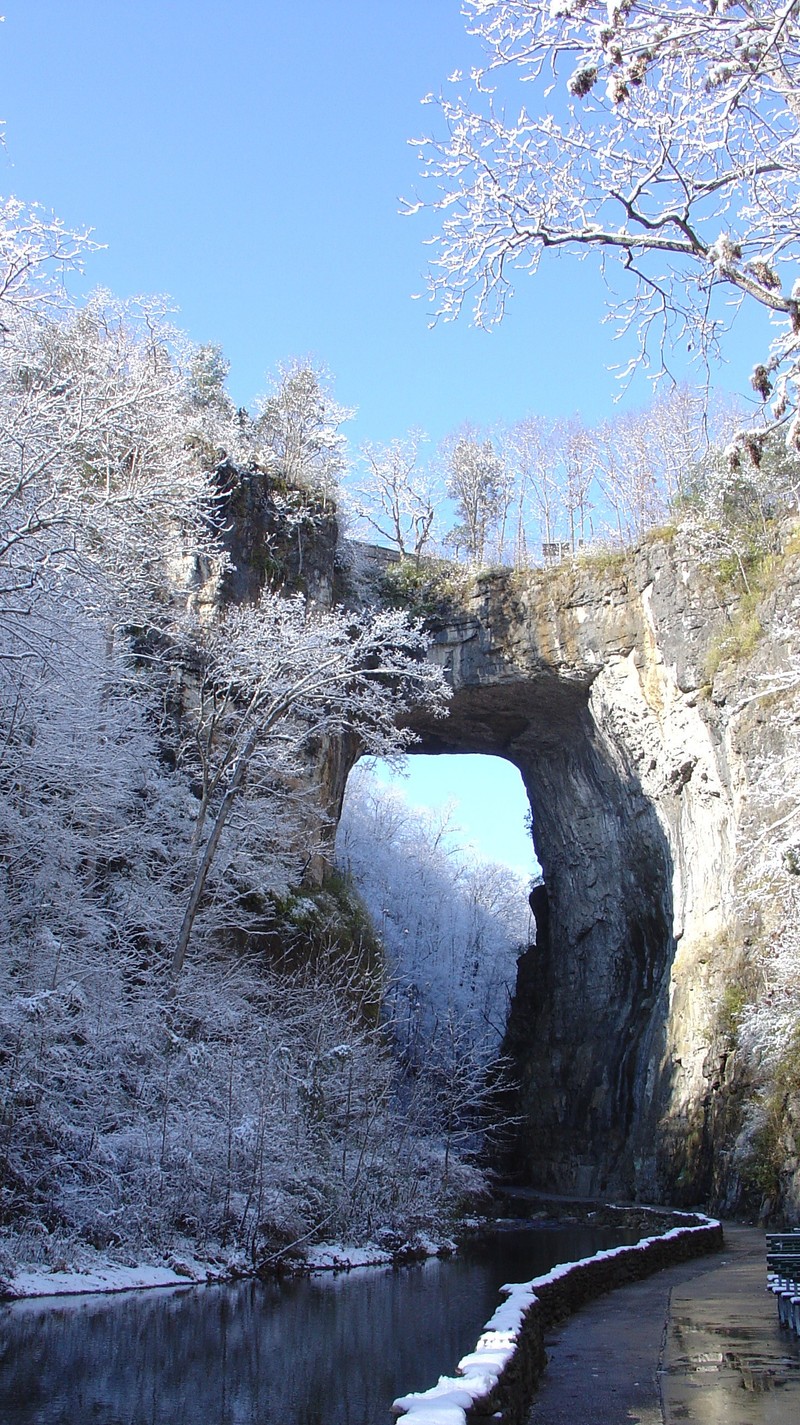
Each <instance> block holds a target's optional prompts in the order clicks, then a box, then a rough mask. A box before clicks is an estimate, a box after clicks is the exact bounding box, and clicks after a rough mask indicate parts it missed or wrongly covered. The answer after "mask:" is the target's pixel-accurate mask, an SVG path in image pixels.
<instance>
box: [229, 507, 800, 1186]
mask: <svg viewBox="0 0 800 1425" xmlns="http://www.w3.org/2000/svg"><path fill="white" fill-rule="evenodd" d="M254 501H255V504H256V505H258V509H256V508H255V507H254ZM264 501H266V505H267V506H268V508H267V509H266V516H265V514H264V511H263V510H261V508H260V506H261V505H263V504H264ZM259 502H260V504H259ZM274 503H275V501H274V497H273V494H272V493H271V492H269V491H265V490H262V489H261V486H260V485H258V483H257V482H256V483H253V481H250V483H249V484H248V483H247V482H244V484H241V485H239V484H236V485H234V486H233V487H232V490H231V512H230V513H231V517H230V525H231V531H232V532H231V541H232V543H231V553H232V556H233V560H234V564H235V566H236V571H235V574H234V576H233V579H234V584H235V587H233V586H232V587H231V590H230V594H231V596H233V597H244V598H252V597H254V596H255V594H257V592H258V589H259V588H260V587H261V585H262V584H263V582H264V578H265V574H264V570H265V567H266V565H267V564H268V562H269V560H270V559H274V557H275V534H274V531H273V530H272V524H274V522H275V519H276V518H277V519H278V523H279V524H280V517H279V516H280V512H279V511H278V512H277V514H276V511H275V510H274V509H273V505H274ZM311 514H312V515H313V519H312V521H311V525H309V520H308V512H307V513H306V515H304V517H303V519H302V520H301V521H300V531H299V533H297V532H296V531H295V532H294V533H292V532H291V530H290V532H289V535H288V536H287V537H286V538H285V540H284V544H285V549H284V548H283V546H281V547H280V550H279V553H280V558H281V561H282V562H283V564H284V566H285V568H286V570H287V571H288V579H287V586H288V587H289V588H292V587H294V588H297V587H306V588H307V589H308V592H309V593H311V594H312V596H315V597H317V598H319V599H320V600H321V601H322V602H324V603H327V602H329V601H330V599H331V597H334V596H335V595H334V536H335V525H330V527H329V522H326V519H327V517H326V514H325V512H324V511H322V512H321V513H320V512H316V511H311ZM265 518H266V523H267V533H266V536H265V537H264V538H263V539H262V537H261V535H259V532H258V528H259V523H260V524H261V525H263V524H264V522H265ZM254 531H255V532H254ZM262 545H263V549H262ZM796 547H797V539H796V536H795V548H796ZM254 552H255V553H254ZM389 563H390V561H388V562H387V557H386V554H385V552H381V551H376V550H371V549H370V547H367V546H365V547H362V548H361V550H360V552H359V551H357V550H353V549H351V551H350V556H349V560H348V561H347V579H348V580H349V588H350V595H349V597H350V598H351V599H352V600H353V602H355V603H361V604H363V603H365V602H366V603H373V602H374V603H377V602H379V601H380V599H381V597H382V592H381V590H382V588H383V589H384V591H385V576H386V571H387V568H388V565H389ZM437 598H438V595H437ZM432 604H436V599H434V600H431V599H429V598H427V597H426V598H425V600H424V601H423V607H424V609H425V612H426V613H427V614H428V615H429V616H430V612H431V607H432ZM759 616H760V620H761V624H762V626H763V636H762V637H761V638H760V639H759V640H750V643H749V644H745V645H744V646H739V647H738V649H737V640H736V638H735V637H731V636H730V635H731V633H732V631H733V632H735V627H736V618H737V612H736V600H735V599H734V597H733V595H732V594H730V593H728V594H727V595H726V593H725V590H724V588H723V589H722V590H720V589H719V588H717V586H716V584H715V581H714V579H713V578H712V577H711V576H710V575H709V574H708V573H704V572H703V570H702V569H701V568H700V567H699V566H698V562H697V560H696V558H695V557H694V556H693V555H692V554H691V553H690V552H689V551H688V550H687V549H684V548H682V546H681V543H680V541H677V540H669V541H659V540H653V541H651V542H650V543H649V544H648V545H647V546H646V547H644V548H642V549H640V550H639V551H637V552H635V553H632V554H631V555H629V556H627V557H625V558H624V559H623V558H610V559H606V560H603V559H599V558H598V559H594V560H591V559H590V560H586V561H583V562H579V563H577V564H574V565H573V564H565V565H563V566H561V567H560V568H558V569H556V570H549V571H533V572H531V573H528V574H518V573H515V572H512V571H510V570H500V571H493V572H489V573H486V574H483V575H479V576H477V577H476V578H474V579H473V580H472V581H471V582H470V581H466V582H464V581H462V582H461V583H460V584H459V586H458V587H457V589H456V590H455V592H454V591H453V590H452V589H451V590H450V591H449V593H448V594H447V595H446V597H445V598H444V599H443V600H442V601H441V602H440V606H439V613H438V614H436V615H434V616H433V617H432V618H430V623H431V627H432V629H433V631H434V644H433V648H432V651H431V654H430V656H431V657H432V658H434V659H436V660H437V661H439V662H440V663H441V664H442V665H443V666H444V667H445V668H446V669H447V672H448V676H449V678H450V680H451V682H452V686H453V689H454V696H453V700H452V704H451V712H450V716H449V717H448V718H447V719H446V720H445V721H443V722H426V721H425V720H424V719H423V718H419V719H418V720H417V722H416V724H415V726H416V730H417V732H418V733H419V736H420V744H419V748H420V750H422V751H428V752H436V751H440V752H457V751H462V752H487V753H494V754H496V755H499V756H502V757H506V758H508V759H509V760H510V761H511V762H513V763H514V764H515V765H516V766H517V767H518V768H519V770H520V772H521V774H522V777H523V780H524V783H525V786H526V788H527V791H528V795H529V798H530V803H531V808H532V811H533V818H534V841H535V845H536V850H537V854H538V856H539V860H540V862H541V864H542V867H543V871H544V877H545V884H546V888H547V898H548V912H549V913H548V915H547V917H546V920H547V925H548V930H547V934H546V935H540V937H539V944H538V945H537V946H536V947H535V948H534V949H531V950H529V951H528V952H527V953H526V954H525V955H524V956H523V958H522V960H521V962H520V967H519V980H518V988H517V994H516V998H515V1002H514V1005H513V1007H512V1014H511V1020H510V1024H509V1030H508V1044H507V1047H508V1050H509V1052H510V1053H511V1054H512V1055H513V1057H514V1058H515V1060H516V1062H517V1066H518V1069H519V1075H520V1080H521V1100H520V1105H519V1108H520V1113H521V1127H520V1131H519V1151H518V1164H519V1166H520V1167H522V1168H523V1170H524V1172H525V1174H526V1176H527V1177H528V1178H529V1179H530V1180H531V1181H533V1182H535V1183H539V1184H541V1185H542V1186H546V1187H551V1188H554V1189H559V1190H561V1191H569V1190H572V1191H575V1192H586V1193H592V1192H609V1193H616V1194H626V1195H631V1196H636V1197H639V1198H644V1199H647V1198H650V1199H653V1198H658V1199H669V1200H672V1201H674V1202H677V1203H681V1202H684V1203H690V1202H691V1203H693V1202H697V1201H700V1200H706V1201H712V1202H715V1203H716V1204H718V1205H721V1206H728V1207H732V1206H734V1205H736V1203H737V1200H738V1197H739V1194H740V1186H741V1185H740V1183H739V1180H738V1176H737V1170H736V1167H735V1163H734V1158H733V1155H732V1153H731V1149H732V1145H733V1143H734V1141H735V1138H736V1134H737V1131H738V1129H739V1127H740V1123H741V1108H742V1103H743V1102H744V1101H745V1100H746V1097H747V1093H748V1085H747V1084H746V1082H745V1081H744V1078H743V1070H742V1063H743V1060H742V1056H741V1055H739V1054H738V1053H737V1043H736V1033H735V1032H734V1027H733V1026H734V1021H733V1019H732V1014H731V1010H732V1008H733V1007H734V1006H735V1005H736V1004H739V1003H740V1002H741V999H742V998H743V997H744V998H745V999H746V998H747V997H748V996H751V997H752V996H753V994H754V993H757V990H758V985H759V956H760V954H761V948H762V944H763V939H764V937H763V926H761V925H760V924H759V919H760V912H759V911H758V910H756V911H755V912H753V911H752V909H751V908H749V907H748V906H746V905H745V904H744V903H743V901H742V899H741V884H742V881H743V875H742V870H743V867H746V865H747V861H748V851H749V847H750V845H751V844H756V842H758V840H759V838H760V837H761V836H762V832H763V819H764V811H763V807H761V808H759V807H758V806H757V805H756V798H755V797H754V793H753V788H754V785H755V782H756V772H757V769H758V766H759V764H762V763H764V762H769V761H770V760H772V762H773V764H774V763H775V761H776V759H780V758H781V757H782V756H784V755H785V753H786V749H787V743H786V737H787V733H786V732H785V730H784V732H783V733H781V734H780V735H779V734H778V733H777V731H776V729H775V728H774V727H773V726H772V724H771V720H770V716H769V712H768V711H765V708H764V706H763V702H762V699H761V698H760V696H758V689H759V687H760V686H762V684H760V683H759V679H760V678H761V677H762V676H763V675H765V674H770V675H774V674H775V673H776V672H780V669H781V665H782V661H783V662H784V663H785V660H786V658H787V656H788V655H789V653H790V652H791V651H792V649H791V639H789V640H788V641H787V639H786V637H785V629H786V627H790V628H793V629H794V630H795V632H796V631H797V630H798V629H800V557H799V556H798V555H797V554H796V553H795V554H794V556H791V557H786V558H785V559H784V560H783V562H782V565H781V569H780V576H779V578H778V579H777V580H776V581H774V586H773V589H772V592H771V593H770V595H769V597H768V598H766V599H765V600H764V602H763V605H762V607H761V608H760V610H759ZM726 636H727V644H726V642H725V640H726ZM720 647H722V648H723V654H724V655H725V656H722V657H720V654H719V648H720ZM715 649H716V650H717V651H716V653H715ZM795 651H797V652H800V649H796V650H795ZM729 654H736V656H727V655H729ZM788 735H789V736H793V735H794V734H793V733H790V734H788ZM357 755H358V749H357V747H356V746H355V745H353V744H352V742H342V744H341V746H337V747H326V748H325V749H323V755H322V757H321V760H320V759H318V762H317V766H316V776H317V778H318V780H319V781H320V782H321V783H322V787H321V795H322V797H323V800H324V802H325V805H326V807H327V808H328V809H329V810H332V811H333V812H334V814H335V812H336V808H337V805H338V806H340V805H341V798H342V795H343V792H344V786H345V782H346V779H347V775H348V772H349V770H350V768H351V767H352V765H353V762H354V760H355V759H356V757H357ZM794 761H795V762H797V758H796V757H795V758H794ZM797 803H798V804H800V789H798V791H797ZM789 1116H790V1117H791V1114H790V1115H789ZM798 1119H800V1110H799V1111H798ZM787 1151H788V1150H787ZM795 1168H796V1172H795V1179H796V1182H795V1188H796V1192H795V1196H796V1203H795V1204H794V1210H795V1211H797V1212H800V1164H797V1163H796V1164H795ZM790 1210H791V1205H790Z"/></svg>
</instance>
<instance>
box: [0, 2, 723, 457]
mask: <svg viewBox="0 0 800 1425" xmlns="http://www.w3.org/2000/svg"><path fill="white" fill-rule="evenodd" d="M5 16H6V18H5V23H4V24H3V25H2V26H0V94H2V101H0V102H1V103H2V118H3V119H4V120H5V124H6V150H5V154H4V155H0V171H2V180H3V186H4V189H5V191H6V192H14V193H16V194H17V195H18V196H19V197H21V198H23V199H26V200H38V201H40V202H42V203H44V204H45V205H47V206H48V207H50V208H52V209H53V210H54V211H55V212H57V213H58V214H59V215H60V216H61V217H63V218H64V219H65V221H67V222H68V223H70V224H73V225H76V226H80V225H85V226H91V227H93V228H94V230H95V235H96V237H97V239H98V240H99V241H100V242H102V243H104V244H106V245H107V250H106V251H104V252H101V253H98V254H97V255H96V256H95V257H94V258H93V259H92V260H91V262H90V264H89V270H88V276H89V280H90V282H91V284H92V285H103V286H106V287H109V288H110V289H111V290H112V291H114V292H116V293H118V294H119V295H121V296H128V295H132V294H134V293H140V292H164V293H168V294H170V295H171V297H172V298H173V299H174V301H175V303H176V304H177V306H178V308H179V309H180V313H179V318H178V320H179V323H180V324H181V325H182V326H184V327H185V328H186V329H187V330H188V331H189V334H190V335H191V336H192V337H193V338H194V339H195V340H197V341H218V342H220V343H221V345H222V346H223V348H224V350H225V352H226V354H227V356H228V358H229V360H230V362H231V377H230V387H231V392H232V394H233V396H234V398H235V400H236V401H237V402H238V403H240V404H244V405H249V404H251V403H252V401H253V400H254V398H255V397H256V396H257V395H258V394H259V392H260V391H262V390H263V389H264V387H265V384H266V380H267V375H268V373H269V372H271V371H273V370H274V368H275V366H276V364H277V363H278V361H280V360H281V359H286V358H289V357H291V356H307V355H310V356H313V357H314V358H316V359H317V360H318V361H320V362H322V363H324V364H325V365H327V366H328V367H329V368H330V370H331V372H332V373H333V375H334V376H335V378H336V394H337V396H338V398H339V400H341V401H342V402H343V403H345V404H346V405H351V406H356V407H358V417H357V420H356V421H355V422H354V423H353V425H352V427H351V431H350V433H351V438H352V439H353V440H354V442H358V441H360V440H363V439H370V440H378V441H381V440H389V439H391V438H392V437H393V436H396V435H402V434H403V433H404V432H405V431H406V430H407V429H408V428H409V427H413V426H417V427H421V428H422V429H424V430H426V431H427V432H428V433H429V434H430V435H431V436H432V437H433V438H434V439H435V440H436V439H439V438H440V437H441V436H442V435H444V434H445V433H446V432H448V431H450V430H452V429H454V428H455V427H456V426H458V425H459V424H461V423H462V422H463V421H465V420H470V421H473V422H475V423H477V424H492V423H494V422H498V421H503V420H514V419H517V418H519V417H521V416H522V415H525V414H527V413H529V412H534V411H539V412H542V413H545V414H548V413H553V414H556V413H562V414H570V413H572V412H573V411H575V410H577V409H580V410H581V411H582V412H583V414H584V415H585V416H586V417H587V419H589V420H590V421H592V420H596V419H599V418H601V417H604V416H607V415H609V414H611V413H612V411H613V401H614V397H615V395H617V394H618V391H619V388H618V385H617V383H616V382H615V380H614V378H613V376H612V375H611V374H610V373H609V371H608V370H607V367H608V365H609V364H611V363H614V362H615V361H617V360H618V358H620V357H621V355H622V352H621V351H620V348H619V347H618V346H615V345H614V343H613V340H612V330H611V328H610V327H609V326H608V325H602V319H603V315H604V311H605V306H604V289H603V285H602V281H601V280H600V277H599V273H598V271H597V269H596V266H595V264H594V260H593V259H592V258H589V259H588V260H587V261H586V262H584V263H582V264H581V263H576V262H574V261H572V260H570V259H569V258H568V257H565V256H555V255H554V256H553V257H552V260H550V261H548V263H547V264H546V268H545V270H544V272H543V278H544V280H542V281H539V282H534V281H532V280H530V279H528V278H527V277H526V276H525V275H524V274H521V275H520V279H519V295H518V298H517V300H516V301H515V303H514V304H513V305H512V307H511V309H510V311H509V315H508V317H507V319H506V321H505V323H504V324H503V326H502V327H501V328H500V329H499V330H496V331H493V332H491V333H487V332H483V331H478V330H475V329H473V328H471V327H470V325H469V323H468V322H467V321H466V320H464V321H461V322H459V323H457V324H450V325H444V326H439V327H437V328H436V329H435V330H434V331H430V330H429V329H428V320H429V316H430V312H429V309H428V307H427V304H426V302H425V301H424V300H423V301H416V302H415V301H412V300H411V295H412V294H413V293H414V292H418V291H420V290H422V289H423V287H424V271H425V267H426V263H427V258H428V251H427V249H426V247H425V246H424V239H425V237H426V235H427V234H428V233H429V231H430V230H431V220H430V218H429V217H428V216H427V215H425V214H423V215H420V216H417V217H413V218H402V217H400V216H399V213H398V209H399V206H400V199H401V197H402V196H403V195H406V196H408V195H413V194H414V193H415V191H416V190H417V189H418V187H419V184H418V181H417V160H416V156H415V153H414V150H413V149H412V148H411V147H410V146H409V144H408V140H409V139H410V138H411V137H413V136H419V135H421V134H422V133H423V132H425V130H426V129H427V128H428V127H429V126H430V125H431V124H433V123H435V119H436V114H435V110H434V108H433V107H432V106H428V107H425V108H423V107H421V105H420V100H421V99H422V97H423V96H424V95H425V94H426V93H427V92H429V91H431V90H436V89H438V88H439V86H440V84H441V83H442V81H443V80H444V78H445V77H446V75H447V74H449V73H450V72H451V71H452V70H453V69H454V68H455V67H457V66H458V67H462V68H466V67H468V65H469V60H470V57H471V56H472V55H473V54H474V52H475V51H474V49H473V45H474V41H471V40H469V39H468V37H467V36H466V34H465V31H464V27H463V22H462V19H461V16H460V13H459V0H377V2H376V0H338V3H336V4H332V3H331V0H294V3H288V0H226V4H225V5H220V4H219V3H218V0H215V3H213V4H212V3H209V0H141V3H137V4H136V5H132V4H130V3H129V0H8V4H7V5H6V8H5ZM743 374H744V373H743V372H742V371H739V370H738V368H736V369H734V370H732V372H731V377H732V378H733V379H737V380H738V381H739V382H740V383H741V380H742V378H743ZM643 394H644V391H643V389H641V388H640V389H639V392H638V395H639V398H641V397H642V396H643Z"/></svg>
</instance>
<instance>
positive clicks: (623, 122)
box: [414, 0, 800, 446]
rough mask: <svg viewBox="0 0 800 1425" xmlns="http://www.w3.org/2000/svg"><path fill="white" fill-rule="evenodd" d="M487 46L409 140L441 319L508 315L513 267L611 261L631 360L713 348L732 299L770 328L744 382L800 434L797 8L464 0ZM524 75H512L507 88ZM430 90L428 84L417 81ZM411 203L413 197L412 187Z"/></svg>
mask: <svg viewBox="0 0 800 1425" xmlns="http://www.w3.org/2000/svg"><path fill="white" fill-rule="evenodd" d="M464 12H465V15H466V16H467V26H468V29H469V31H470V32H471V33H472V34H473V35H475V36H476V37H477V38H478V39H479V41H480V42H481V44H482V46H483V49H484V57H483V59H482V60H480V59H479V60H478V62H477V63H476V64H475V65H474V66H473V68H472V70H471V73H470V75H469V77H468V78H465V77H464V76H463V75H462V74H460V73H458V72H456V73H455V74H453V75H452V76H451V77H450V79H449V80H448V85H447V88H446V90H445V92H444V94H443V95H442V96H441V97H440V98H439V99H438V101H437V102H438V105H439V108H440V110H441V113H442V115H443V118H444V120H445V124H446V129H447V134H446V136H445V137H444V138H443V139H440V138H436V137H435V136H434V137H432V138H430V139H426V140H422V141H420V148H421V153H422V160H423V169H424V172H425V173H426V174H427V175H428V176H429V177H430V178H431V180H432V181H433V182H434V183H435V184H436V185H437V186H438V188H439V196H438V198H435V199H434V200H433V204H432V205H433V206H434V207H435V208H437V209H439V210H440V211H441V213H442V226H441V237H440V240H439V253H438V259H437V261H436V264H435V267H434V271H433V275H432V279H431V280H432V291H433V295H434V298H435V300H436V301H437V303H438V309H439V311H440V312H441V313H443V314H444V315H445V316H446V317H453V316H455V315H457V314H458V312H459V311H460V310H461V308H462V306H463V305H464V303H465V302H472V303H473V304H474V310H475V314H476V317H477V319H478V321H479V322H483V323H491V322H493V321H496V320H498V319H499V318H500V317H502V315H503V310H504V307H505V303H506V299H507V297H508V296H509V294H510V292H511V290H512V273H513V271H514V269H515V268H516V269H523V270H528V271H532V272H535V271H536V270H537V269H538V267H539V264H540V262H541V260H542V257H543V255H544V254H545V253H546V252H547V251H548V250H551V249H555V250H558V249H565V250H567V251H572V252H573V253H575V254H576V255H581V254H585V253H587V252H589V251H591V250H594V251H595V252H597V253H599V254H601V255H603V256H605V257H608V258H613V257H616V258H618V259H619V263H620V268H621V272H620V279H619V284H620V292H621V295H620V297H619V300H618V301H616V302H615V310H616V312H617V315H618V316H619V318H620V320H621V322H622V324H623V326H624V327H625V328H627V329H631V330H632V331H633V332H634V333H635V342H634V351H633V355H632V357H631V362H630V367H631V368H633V367H634V366H636V365H640V364H641V365H646V364H647V363H648V361H649V362H651V363H652V361H653V360H654V359H655V361H656V362H657V363H658V366H661V367H666V366H667V364H668V360H669V348H670V346H671V344H673V343H677V344H681V345H684V346H685V347H687V348H688V349H689V350H690V351H691V352H693V353H694V354H695V355H697V356H700V357H701V358H706V357H708V356H709V355H711V354H714V353H715V352H716V351H717V349H718V347H719V344H720V340H721V338H722V336H723V334H724V332H725V330H726V329H727V326H728V324H729V320H730V307H729V305H728V304H730V303H731V301H733V305H734V306H736V304H737V303H739V302H741V301H743V300H744V299H745V298H746V299H748V301H749V302H751V303H755V304H757V305H758V306H760V307H762V308H763V309H764V310H765V311H766V312H767V313H770V314H771V315H773V316H774V317H775V318H776V320H777V323H778V328H779V334H778V335H777V337H776V339H775V342H774V344H773V347H772V349H771V351H770V352H769V353H767V352H764V351H759V352H758V353H754V356H756V357H757V359H756V360H755V361H754V371H753V378H752V380H753V386H754V389H755V390H756V392H757V393H758V395H759V396H760V397H761V398H762V399H763V400H765V401H766V400H768V399H770V397H772V398H773V399H774V405H773V412H774V416H775V418H776V419H778V420H779V421H782V422H785V423H786V426H787V439H788V441H789V443H790V444H792V445H795V446H796V445H798V443H800V423H799V422H798V420H797V414H796V413H797V404H796V383H797V378H798V374H799V373H800V365H799V364H798V363H799V361H800V316H798V301H799V300H800V287H798V283H797V281H796V269H797V263H798V257H800V228H799V227H798V221H797V211H798V193H799V191H800V183H799V181H798V180H799V179H800V105H798V102H797V93H798V75H799V73H800V68H799V67H800V16H798V12H797V6H796V4H795V3H794V0H779V3H776V0H720V2H719V3H717V0H711V3H709V0H663V3H659V4H653V3H651V0H624V3H620V4H617V3H613V4H607V3H606V0H464ZM518 86H519V88H518ZM431 97H432V96H431ZM414 206H420V205H414Z"/></svg>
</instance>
